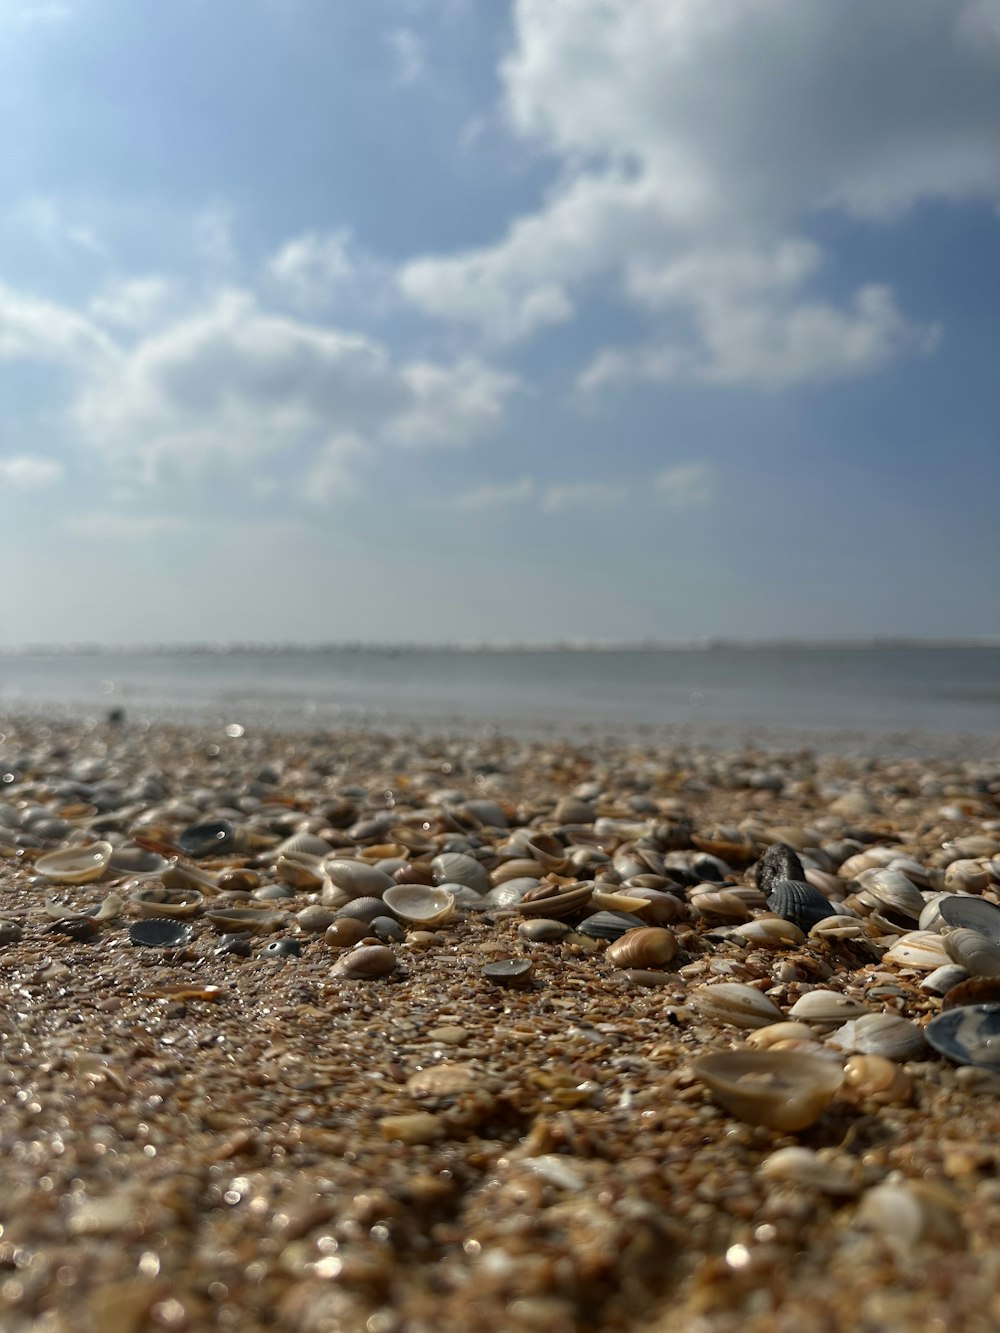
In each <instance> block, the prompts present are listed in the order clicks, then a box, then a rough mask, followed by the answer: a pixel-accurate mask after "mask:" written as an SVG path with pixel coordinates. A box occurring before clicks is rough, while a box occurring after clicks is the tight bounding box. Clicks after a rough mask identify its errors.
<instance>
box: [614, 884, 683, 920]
mask: <svg viewBox="0 0 1000 1333" xmlns="http://www.w3.org/2000/svg"><path fill="white" fill-rule="evenodd" d="M622 887H623V888H624V889H627V890H628V895H629V897H630V898H638V899H641V900H643V901H644V902H645V904H646V906H645V907H644V908H642V909H641V910H639V909H637V910H636V912H635V915H636V916H641V917H642V919H643V921H648V922H649V924H650V925H651V926H670V925H673V923H674V922H675V921H686V920H687V918H688V917H689V915H690V913H689V911H688V908H687V904H686V903H684V902H682V901H681V899H680V898H678V897H676V896H675V895H674V894H672V893H664V891H663V890H662V889H654V888H647V887H645V886H644V885H637V884H635V883H634V882H633V883H631V884H624V885H622Z"/></svg>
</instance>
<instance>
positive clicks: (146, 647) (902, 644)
mask: <svg viewBox="0 0 1000 1333" xmlns="http://www.w3.org/2000/svg"><path fill="white" fill-rule="evenodd" d="M997 648H1000V635H980V636H973V637H970V638H958V639H913V638H889V637H886V638H874V639H724V638H712V639H698V640H690V641H683V642H676V643H667V642H660V641H654V640H650V641H644V642H638V643H604V642H587V643H581V642H575V641H570V642H556V643H470V644H464V643H406V642H402V643H388V642H386V643H361V642H355V641H352V640H347V641H344V642H338V643H218V644H214V643H177V644H171V643H150V644H93V643H82V644H23V645H17V646H14V647H0V658H3V657H115V656H129V657H132V656H135V657H143V656H150V657H151V656H156V657H196V656H211V657H218V656H224V657H225V656H235V655H242V654H250V653H254V654H258V655H259V654H274V655H277V654H281V653H316V654H319V653H392V654H402V653H420V654H429V653H456V654H470V653H472V654H475V653H482V654H503V653H699V652H702V653H703V652H749V653H755V652H795V653H799V652H801V653H811V652H846V653H853V652H912V651H922V652H923V651H937V650H944V651H950V652H954V651H956V650H960V651H963V652H964V651H974V650H983V649H985V650H995V649H997Z"/></svg>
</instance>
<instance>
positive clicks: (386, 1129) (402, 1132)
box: [379, 1111, 444, 1143]
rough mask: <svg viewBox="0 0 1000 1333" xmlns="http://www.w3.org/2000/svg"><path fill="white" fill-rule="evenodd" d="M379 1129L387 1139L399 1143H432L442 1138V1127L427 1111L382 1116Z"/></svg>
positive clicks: (435, 1117)
mask: <svg viewBox="0 0 1000 1333" xmlns="http://www.w3.org/2000/svg"><path fill="white" fill-rule="evenodd" d="M379 1127H380V1128H381V1130H382V1133H383V1134H384V1135H385V1137H386V1138H387V1139H397V1140H398V1141H399V1142H400V1143H433V1142H434V1140H435V1139H440V1138H442V1137H443V1136H444V1127H443V1126H442V1124H441V1122H440V1121H439V1120H438V1118H437V1116H436V1115H431V1114H430V1112H429V1111H415V1112H413V1114H412V1115H387V1116H383V1118H382V1119H381V1120H380V1121H379Z"/></svg>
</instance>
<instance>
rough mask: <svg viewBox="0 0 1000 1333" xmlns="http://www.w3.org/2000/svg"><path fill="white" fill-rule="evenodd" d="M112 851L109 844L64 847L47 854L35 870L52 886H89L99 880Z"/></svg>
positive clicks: (37, 863) (42, 857) (99, 843)
mask: <svg viewBox="0 0 1000 1333" xmlns="http://www.w3.org/2000/svg"><path fill="white" fill-rule="evenodd" d="M113 851H114V848H113V847H112V845H111V843H110V842H92V843H91V844H90V845H89V846H88V847H64V848H62V849H61V850H60V851H58V852H47V853H46V854H45V856H40V857H39V858H38V860H37V861H36V862H35V869H36V870H37V871H38V873H39V874H40V875H43V876H44V877H45V879H47V880H48V881H49V882H50V883H52V884H89V883H90V882H91V881H92V880H95V879H100V878H101V876H102V875H103V874H104V872H105V870H106V869H107V865H108V862H109V861H110V860H111V854H112V852H113Z"/></svg>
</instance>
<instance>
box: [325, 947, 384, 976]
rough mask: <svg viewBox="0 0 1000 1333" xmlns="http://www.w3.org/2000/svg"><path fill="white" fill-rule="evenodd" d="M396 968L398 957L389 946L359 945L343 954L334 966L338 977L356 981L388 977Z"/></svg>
mask: <svg viewBox="0 0 1000 1333" xmlns="http://www.w3.org/2000/svg"><path fill="white" fill-rule="evenodd" d="M395 968H396V955H395V954H394V953H393V951H392V950H391V949H390V948H389V946H388V945H387V944H358V945H356V946H355V947H354V948H353V949H351V950H349V951H348V952H347V953H344V954H341V956H340V957H339V958H338V959H337V961H336V963H335V964H334V966H333V970H334V973H335V974H336V975H337V976H341V977H351V978H353V979H354V980H361V979H365V978H369V977H387V976H388V975H389V973H390V972H393V971H395Z"/></svg>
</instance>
